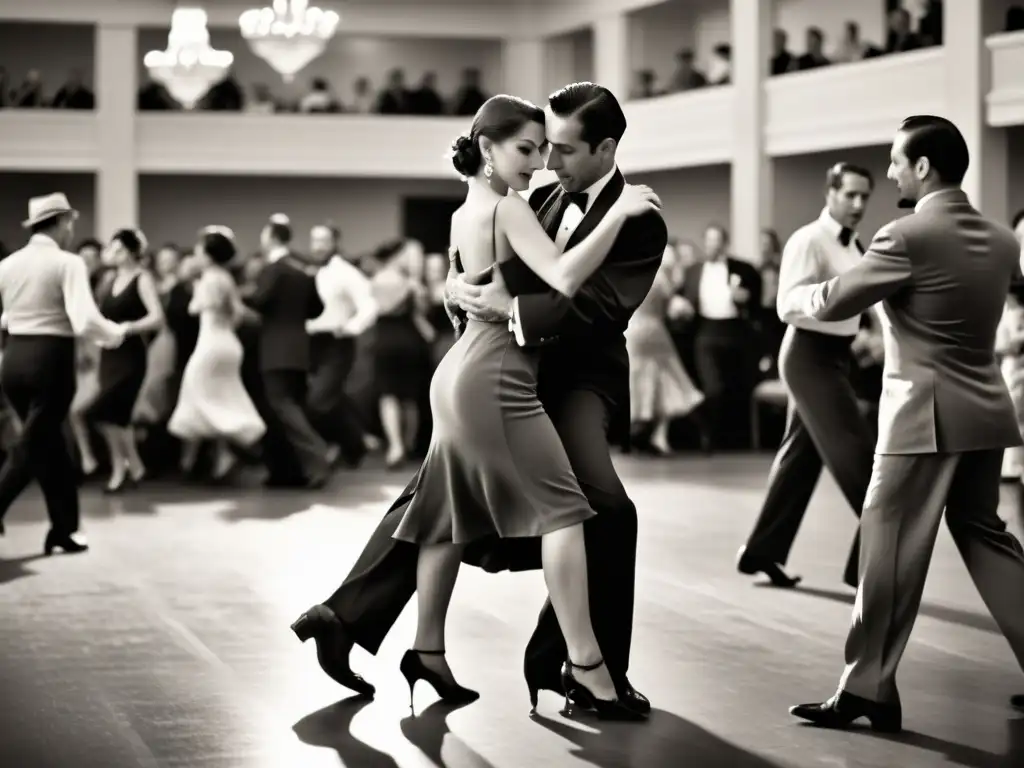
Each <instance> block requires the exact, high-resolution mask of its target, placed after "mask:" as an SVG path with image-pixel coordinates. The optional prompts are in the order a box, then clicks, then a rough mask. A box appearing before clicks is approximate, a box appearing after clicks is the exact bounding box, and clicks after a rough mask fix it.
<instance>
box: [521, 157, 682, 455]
mask: <svg viewBox="0 0 1024 768" xmlns="http://www.w3.org/2000/svg"><path fill="white" fill-rule="evenodd" d="M625 184H626V182H625V179H624V178H623V177H622V174H620V173H616V174H615V175H614V176H613V177H612V179H611V180H610V181H609V182H608V184H607V185H606V186H605V188H604V189H603V190H601V193H600V194H599V195H598V196H597V199H596V200H594V203H593V205H591V206H590V210H589V211H587V213H586V215H585V216H584V217H583V220H582V221H581V222H580V224H579V226H577V227H576V229H575V231H574V232H573V233H572V235H571V236H570V237H569V239H568V241H567V242H566V244H565V248H566V250H568V249H569V248H572V247H573V246H574V245H576V244H577V243H579V242H580V241H581V240H583V239H584V238H585V237H586V236H587V235H588V234H590V233H591V232H592V231H593V230H594V227H595V226H597V224H598V222H600V221H601V220H602V219H603V218H604V217H605V216H606V215H607V214H608V212H609V210H610V209H611V207H612V204H613V203H614V202H615V201H616V200H617V199H618V198H619V195H621V194H622V190H623V189H624V188H625ZM564 195H565V192H564V191H563V190H562V187H561V185H559V184H557V183H556V184H550V185H547V186H544V187H540V188H538V189H536V190H535V191H534V192H533V194H531V195H530V207H531V208H533V210H534V211H535V212H536V213H537V216H538V218H539V219H540V222H541V224H542V225H544V228H545V230H546V231H547V232H548V234H549V235H551V237H552V239H554V236H555V233H556V232H557V231H558V226H559V224H560V218H561V217H560V216H558V214H559V212H560V211H563V210H564V205H563V203H562V197H563V196H564ZM667 242H668V231H667V230H666V228H665V221H664V219H662V217H661V214H660V213H658V212H656V211H651V212H649V213H646V214H643V215H642V216H637V217H633V218H630V219H627V220H626V222H625V223H624V224H623V225H622V229H621V230H620V231H619V234H618V237H616V239H615V242H614V243H613V245H612V248H611V250H610V251H609V253H608V256H607V258H606V259H605V260H604V262H603V263H602V265H601V266H600V267H598V269H597V271H596V272H594V274H593V275H591V276H590V278H589V279H588V280H587V282H585V283H584V284H583V286H582V287H581V288H580V289H579V291H578V292H577V293H576V294H575V296H573V297H572V298H571V299H570V298H567V297H565V296H563V295H562V294H560V293H559V292H558V291H556V290H554V289H552V288H550V287H549V286H548V285H547V284H546V283H544V282H543V281H542V280H541V279H540V278H539V277H536V276H534V277H535V284H534V286H532V290H530V291H529V292H524V291H520V292H519V296H518V298H517V302H518V304H519V309H518V320H519V327H520V330H521V331H522V339H523V342H524V346H526V347H536V348H538V352H539V355H540V361H539V365H538V395H539V396H540V400H541V402H542V403H543V404H544V405H545V407H548V408H551V407H557V404H558V401H559V400H560V399H561V398H562V397H564V396H565V395H566V394H568V393H569V392H572V391H575V390H580V389H585V390H589V391H592V392H595V393H597V394H598V395H599V396H600V397H602V398H603V399H604V400H605V402H606V403H607V405H608V406H609V415H610V423H609V437H610V439H611V440H613V441H621V440H625V439H627V438H628V433H629V355H628V354H627V353H626V340H625V336H624V335H623V334H624V332H625V330H626V326H628V325H629V319H630V318H631V317H632V316H633V312H634V311H636V308H637V307H639V306H640V304H641V303H642V302H643V300H644V299H645V298H646V297H647V293H648V291H650V289H651V286H652V285H653V284H654V278H655V276H656V275H657V274H658V269H659V268H660V267H661V262H662V258H663V256H664V252H665V245H666V243H667ZM520 282H521V281H520Z"/></svg>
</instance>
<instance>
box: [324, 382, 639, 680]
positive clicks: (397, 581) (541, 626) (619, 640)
mask: <svg viewBox="0 0 1024 768" xmlns="http://www.w3.org/2000/svg"><path fill="white" fill-rule="evenodd" d="M548 413H549V414H550V415H551V420H552V422H553V423H554V425H555V429H556V430H557V431H558V434H559V437H560V438H561V439H562V443H563V444H564V446H565V450H566V453H567V454H568V457H569V461H570V463H571V464H572V468H573V471H574V472H575V473H576V477H577V478H578V479H579V483H580V487H581V488H582V490H583V493H584V494H586V497H587V500H588V501H589V502H590V505H591V506H592V507H593V508H594V511H596V512H597V515H596V516H595V517H593V518H591V519H590V520H588V521H587V522H586V523H584V524H583V525H584V532H585V534H584V535H585V538H586V543H587V567H588V578H589V586H590V613H591V619H592V621H593V624H594V632H595V634H596V635H597V640H598V643H599V644H600V646H601V650H602V652H603V654H604V658H605V662H606V663H607V665H608V669H609V672H610V673H611V675H612V678H613V679H614V680H615V682H616V684H617V685H620V686H621V685H622V684H623V683H624V682H625V678H626V673H627V670H628V668H629V652H630V645H631V643H632V638H633V602H634V581H635V576H636V541H637V516H636V507H635V506H634V505H633V502H632V501H630V499H629V497H628V496H627V495H626V491H625V489H624V488H623V487H622V482H621V481H620V480H619V477H618V475H617V474H616V472H615V467H614V466H613V465H612V461H611V456H610V454H609V450H608V423H609V414H608V409H607V407H606V405H605V402H604V401H603V400H602V399H601V398H600V397H599V396H598V395H596V394H595V393H593V392H589V391H585V390H578V391H574V392H571V393H569V394H568V395H567V396H566V397H564V398H563V399H562V400H561V401H559V402H557V403H549V404H548ZM415 482H416V481H415V479H414V480H413V482H412V483H410V484H409V486H408V487H407V488H406V489H405V491H403V493H402V495H401V496H400V497H399V498H398V500H397V501H396V502H395V504H394V505H393V506H392V507H391V509H390V510H388V513H387V514H386V515H385V516H384V519H383V520H382V521H381V524H380V525H379V526H377V529H376V530H375V531H374V532H373V534H372V535H371V537H370V540H369V542H367V544H366V547H365V548H364V549H363V552H362V554H361V555H360V556H359V559H358V560H357V561H356V564H355V565H354V566H353V567H352V570H351V572H350V573H349V575H348V576H347V577H346V578H345V581H344V583H342V585H341V587H339V588H338V590H337V591H336V592H335V593H334V594H333V595H332V596H331V597H330V598H329V599H328V600H327V601H325V605H327V606H328V607H330V608H331V609H332V610H333V611H334V613H335V614H336V615H337V616H338V618H339V619H341V621H342V622H343V623H344V624H345V626H346V627H347V629H348V631H349V633H350V635H351V637H352V639H353V640H354V641H355V642H356V643H358V644H359V645H360V646H362V647H363V648H365V649H366V650H367V651H369V652H370V653H376V652H377V650H378V649H379V648H380V644H381V643H382V642H383V640H384V637H385V636H386V635H387V633H388V631H390V629H391V627H392V626H393V625H394V623H395V621H396V620H397V619H398V616H399V615H400V614H401V612H402V610H403V609H404V608H405V605H406V603H407V602H408V601H409V598H411V597H412V595H413V593H414V592H415V591H416V561H417V557H418V554H417V553H418V549H417V547H416V546H414V545H412V544H407V543H405V542H398V541H395V540H394V539H392V538H391V537H392V534H393V533H394V531H395V529H396V528H397V526H398V523H399V521H400V520H401V518H402V514H403V512H404V506H405V504H407V503H408V500H409V498H410V496H411V494H412V492H413V489H414V488H415ZM442 512H443V511H442V510H438V513H439V514H442ZM532 567H534V568H538V567H540V561H539V558H538V559H537V561H536V563H534V564H532ZM566 653H567V652H566V645H565V639H564V637H563V636H562V633H561V629H560V628H559V626H558V620H557V619H556V617H555V614H554V610H553V609H552V607H551V603H550V601H548V602H547V603H546V604H545V605H544V608H543V610H542V611H541V614H540V620H539V621H538V623H537V628H536V630H535V631H534V633H533V637H531V638H530V642H529V644H528V646H527V649H526V665H527V667H528V668H529V669H532V670H535V671H536V674H538V675H541V676H542V678H541V679H544V680H553V681H557V679H558V678H557V675H558V670H559V668H560V667H561V664H562V663H563V662H564V661H565V659H566Z"/></svg>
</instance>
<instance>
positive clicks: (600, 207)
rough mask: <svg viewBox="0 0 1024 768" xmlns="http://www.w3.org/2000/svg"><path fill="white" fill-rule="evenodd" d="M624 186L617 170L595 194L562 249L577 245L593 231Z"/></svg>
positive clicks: (623, 180)
mask: <svg viewBox="0 0 1024 768" xmlns="http://www.w3.org/2000/svg"><path fill="white" fill-rule="evenodd" d="M625 186H626V180H625V179H624V178H622V174H621V173H619V172H618V171H616V172H615V175H614V176H612V178H611V180H610V181H609V182H608V183H607V184H606V185H605V188H604V189H602V190H601V194H600V195H598V196H597V200H595V201H594V204H593V205H592V206H590V210H589V211H587V215H586V216H584V217H583V221H581V222H580V224H579V226H578V227H576V229H575V230H574V231H573V233H572V234H571V235H570V236H569V240H568V241H567V242H566V244H565V249H564V250H566V251H567V250H569V249H570V248H572V247H573V246H575V245H577V244H578V243H579V242H580V241H581V240H583V238H585V237H586V236H587V235H589V234H590V233H591V232H593V231H594V227H596V226H597V225H598V223H600V221H601V219H603V218H604V217H605V216H606V215H607V214H608V211H610V210H611V207H612V205H613V204H614V203H615V201H616V200H618V199H619V195H621V194H622V190H623V189H624V188H625Z"/></svg>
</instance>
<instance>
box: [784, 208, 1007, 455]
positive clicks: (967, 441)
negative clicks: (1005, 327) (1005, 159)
mask: <svg viewBox="0 0 1024 768" xmlns="http://www.w3.org/2000/svg"><path fill="white" fill-rule="evenodd" d="M1019 257H1020V246H1019V245H1018V243H1017V241H1016V239H1015V238H1014V236H1013V233H1012V232H1011V231H1010V230H1009V229H1007V228H1006V227H1004V226H1002V225H1001V224H997V223H995V222H993V221H989V220H988V219H986V218H984V217H983V216H982V215H981V214H980V213H979V212H978V211H977V210H975V209H974V208H973V207H972V206H971V204H970V202H968V200H967V196H966V195H965V194H964V193H963V192H962V191H960V190H949V191H944V192H940V193H938V194H936V195H935V196H934V197H932V198H929V199H926V200H925V201H924V203H923V204H922V205H920V206H919V210H918V211H917V212H915V213H913V214H911V215H909V216H906V217H905V218H902V219H898V220H896V221H894V222H892V223H890V224H888V225H886V226H885V227H883V228H882V229H881V230H879V232H878V234H877V235H875V238H874V240H872V242H871V246H870V247H869V248H868V250H867V253H866V254H865V255H864V257H863V258H862V259H861V261H860V263H859V264H858V265H857V266H856V267H854V268H853V269H851V270H849V271H848V272H846V273H844V274H842V275H840V276H839V277H836V278H833V279H832V280H829V281H828V282H825V283H819V284H818V285H808V286H800V287H799V288H798V289H797V290H800V291H802V292H803V295H802V296H801V297H800V300H801V301H802V303H803V308H804V309H805V310H806V313H807V314H808V315H810V316H812V317H816V318H818V319H820V320H842V319H844V318H850V317H856V316H857V315H858V314H860V313H861V312H864V311H865V310H867V309H868V308H869V307H871V306H872V305H874V304H876V303H878V302H882V304H881V312H880V315H881V322H882V334H883V339H884V343H885V365H884V370H883V381H882V397H881V400H880V402H879V406H878V409H879V413H878V444H877V447H876V449H875V450H876V452H877V453H879V454H932V453H960V452H965V451H978V450H987V449H995V448H1007V447H1011V446H1016V445H1020V444H1021V436H1020V433H1019V432H1018V429H1017V421H1016V419H1015V418H1014V411H1013V405H1012V404H1011V402H1010V395H1009V393H1008V392H1007V389H1006V384H1005V383H1004V382H1003V378H1002V375H1001V374H1000V372H999V364H998V363H997V361H996V356H995V351H994V348H995V336H996V327H997V326H998V324H999V319H1000V317H1001V316H1002V313H1003V304H1004V302H1005V301H1006V295H1007V292H1008V291H1009V288H1010V281H1011V279H1012V278H1013V275H1014V271H1015V269H1016V266H1017V261H1018V259H1019Z"/></svg>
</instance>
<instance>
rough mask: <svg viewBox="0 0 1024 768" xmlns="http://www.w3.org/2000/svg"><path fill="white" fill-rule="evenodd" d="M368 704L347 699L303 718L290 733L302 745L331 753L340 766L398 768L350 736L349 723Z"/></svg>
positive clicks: (384, 755) (361, 699) (365, 700)
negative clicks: (331, 750)
mask: <svg viewBox="0 0 1024 768" xmlns="http://www.w3.org/2000/svg"><path fill="white" fill-rule="evenodd" d="M371 701H372V699H368V698H366V697H364V696H350V697H349V698H347V699H342V700H341V701H338V702H335V703H334V704H331V705H330V706H329V707H324V708H323V709H321V710H318V711H316V712H313V713H312V714H309V715H306V716H305V717H304V718H302V719H301V720H299V722H297V723H296V724H295V725H293V726H292V730H293V731H295V735H296V736H298V737H299V741H301V742H302V743H303V744H309V745H310V746H311V747H324V748H327V749H333V750H334V751H335V752H337V753H338V758H339V759H340V760H341V764H342V765H344V766H349V765H352V766H355V765H358V766H360V768H398V763H396V762H395V760H394V758H393V757H391V755H389V754H387V753H386V752H381V751H380V750H379V749H375V748H374V747H371V746H370V745H369V744H367V743H366V742H364V741H360V740H359V739H357V738H356V737H355V736H353V735H352V720H353V719H354V718H355V716H356V715H357V714H359V712H360V710H362V709H363V707H365V706H366V705H367V704H369V703H370V702H371Z"/></svg>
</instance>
